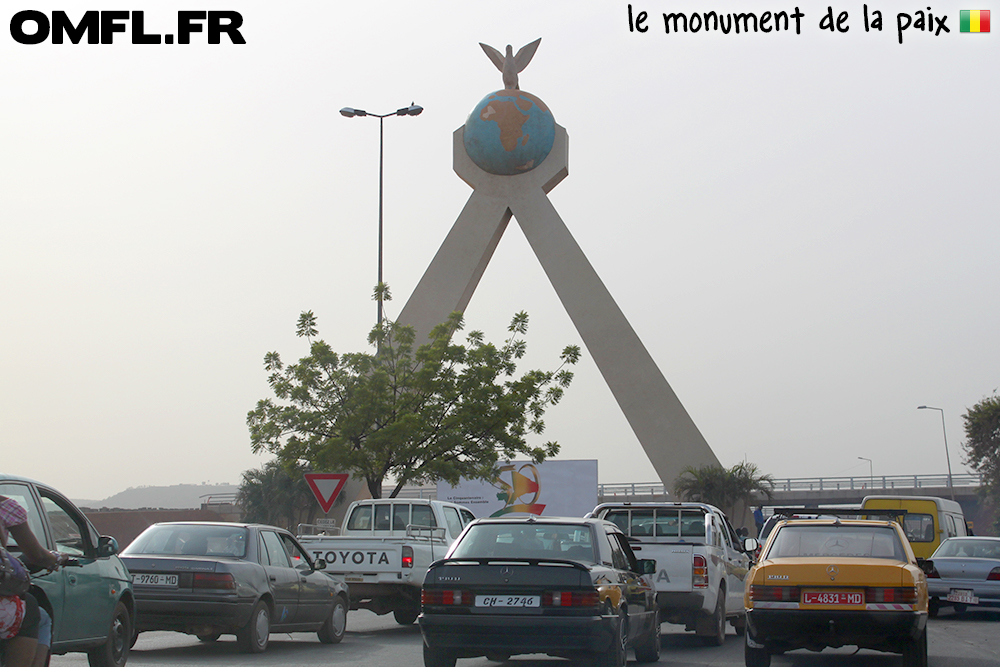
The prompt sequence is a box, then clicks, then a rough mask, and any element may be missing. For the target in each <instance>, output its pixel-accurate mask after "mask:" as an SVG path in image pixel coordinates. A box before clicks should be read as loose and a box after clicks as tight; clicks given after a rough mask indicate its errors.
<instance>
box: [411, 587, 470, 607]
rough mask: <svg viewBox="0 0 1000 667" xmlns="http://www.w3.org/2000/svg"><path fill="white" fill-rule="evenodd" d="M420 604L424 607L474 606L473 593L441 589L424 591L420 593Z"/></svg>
mask: <svg viewBox="0 0 1000 667" xmlns="http://www.w3.org/2000/svg"><path fill="white" fill-rule="evenodd" d="M420 603H421V604H423V605H425V606H426V605H466V606H472V591H449V590H441V589H430V590H428V589H426V588H425V589H423V590H421V591H420Z"/></svg>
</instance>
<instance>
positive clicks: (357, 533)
mask: <svg viewBox="0 0 1000 667" xmlns="http://www.w3.org/2000/svg"><path fill="white" fill-rule="evenodd" d="M346 516H347V520H346V522H345V524H344V527H343V528H342V529H341V530H340V531H339V532H340V534H339V535H304V534H302V535H299V536H298V540H299V543H300V544H301V545H302V546H303V548H305V550H306V551H307V552H308V553H309V554H310V555H311V556H312V557H313V559H319V558H322V559H323V560H325V561H326V564H327V568H326V570H325V571H326V572H327V573H328V574H330V575H333V576H336V577H341V578H342V579H344V581H345V582H347V584H348V586H349V587H350V598H351V599H350V602H351V609H368V610H370V611H373V612H375V613H376V614H379V615H382V614H388V613H389V612H392V613H393V615H394V616H395V618H396V621H397V622H398V623H400V624H402V625H409V624H411V623H413V622H414V621H415V620H416V619H417V616H418V615H419V614H420V586H421V584H422V583H423V581H424V575H425V574H426V573H427V569H428V568H429V567H430V564H431V563H433V562H434V561H435V560H437V559H439V558H443V557H444V555H445V554H446V553H447V552H448V549H449V547H451V545H452V543H453V542H454V541H455V540H456V539H457V538H458V536H459V535H460V534H461V532H462V530H463V529H464V528H465V526H466V525H467V524H469V523H470V522H471V521H473V520H474V519H475V518H476V517H475V515H473V514H472V512H471V511H470V510H469V509H468V508H466V507H463V506H462V505H456V504H454V503H449V502H445V501H441V500H423V499H416V498H380V499H374V500H358V501H355V502H354V503H352V504H351V506H350V507H348V509H347V515H346Z"/></svg>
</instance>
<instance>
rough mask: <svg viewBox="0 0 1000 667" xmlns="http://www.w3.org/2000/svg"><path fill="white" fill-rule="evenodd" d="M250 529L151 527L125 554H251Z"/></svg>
mask: <svg viewBox="0 0 1000 667" xmlns="http://www.w3.org/2000/svg"><path fill="white" fill-rule="evenodd" d="M247 534H248V531H247V529H246V528H243V527H241V526H213V525H196V524H163V525H159V526H150V527H149V528H147V529H146V530H145V531H144V532H143V533H142V535H140V536H139V537H137V538H135V541H134V542H132V544H130V545H128V547H127V548H126V549H125V551H123V552H122V555H125V556H137V555H140V554H150V555H154V554H155V555H158V556H182V555H183V556H229V557H232V558H243V557H245V556H246V553H247Z"/></svg>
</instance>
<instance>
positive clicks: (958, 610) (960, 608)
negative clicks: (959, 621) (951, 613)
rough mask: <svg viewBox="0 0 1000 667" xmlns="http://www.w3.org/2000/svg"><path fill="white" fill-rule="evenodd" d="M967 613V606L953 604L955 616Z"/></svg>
mask: <svg viewBox="0 0 1000 667" xmlns="http://www.w3.org/2000/svg"><path fill="white" fill-rule="evenodd" d="M967 611H969V605H967V604H962V603H960V602H956V603H955V613H956V614H964V613H965V612H967Z"/></svg>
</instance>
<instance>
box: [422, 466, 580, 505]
mask: <svg viewBox="0 0 1000 667" xmlns="http://www.w3.org/2000/svg"><path fill="white" fill-rule="evenodd" d="M437 497H438V499H439V500H447V501H450V502H453V503H458V504H460V505H465V506H466V507H468V508H469V509H470V510H472V512H473V514H475V515H476V516H477V517H494V516H503V515H504V514H512V513H528V514H540V515H541V514H544V515H545V516H583V515H584V514H586V513H587V512H590V511H591V510H593V509H594V507H596V506H597V460H596V459H588V460H582V461H545V462H544V463H532V462H531V461H508V462H505V463H501V464H499V466H498V474H497V477H496V479H494V480H493V481H492V482H487V481H483V480H478V479H464V478H463V479H462V480H461V481H460V482H459V483H458V485H457V486H452V485H451V484H448V483H447V482H438V486H437Z"/></svg>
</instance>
